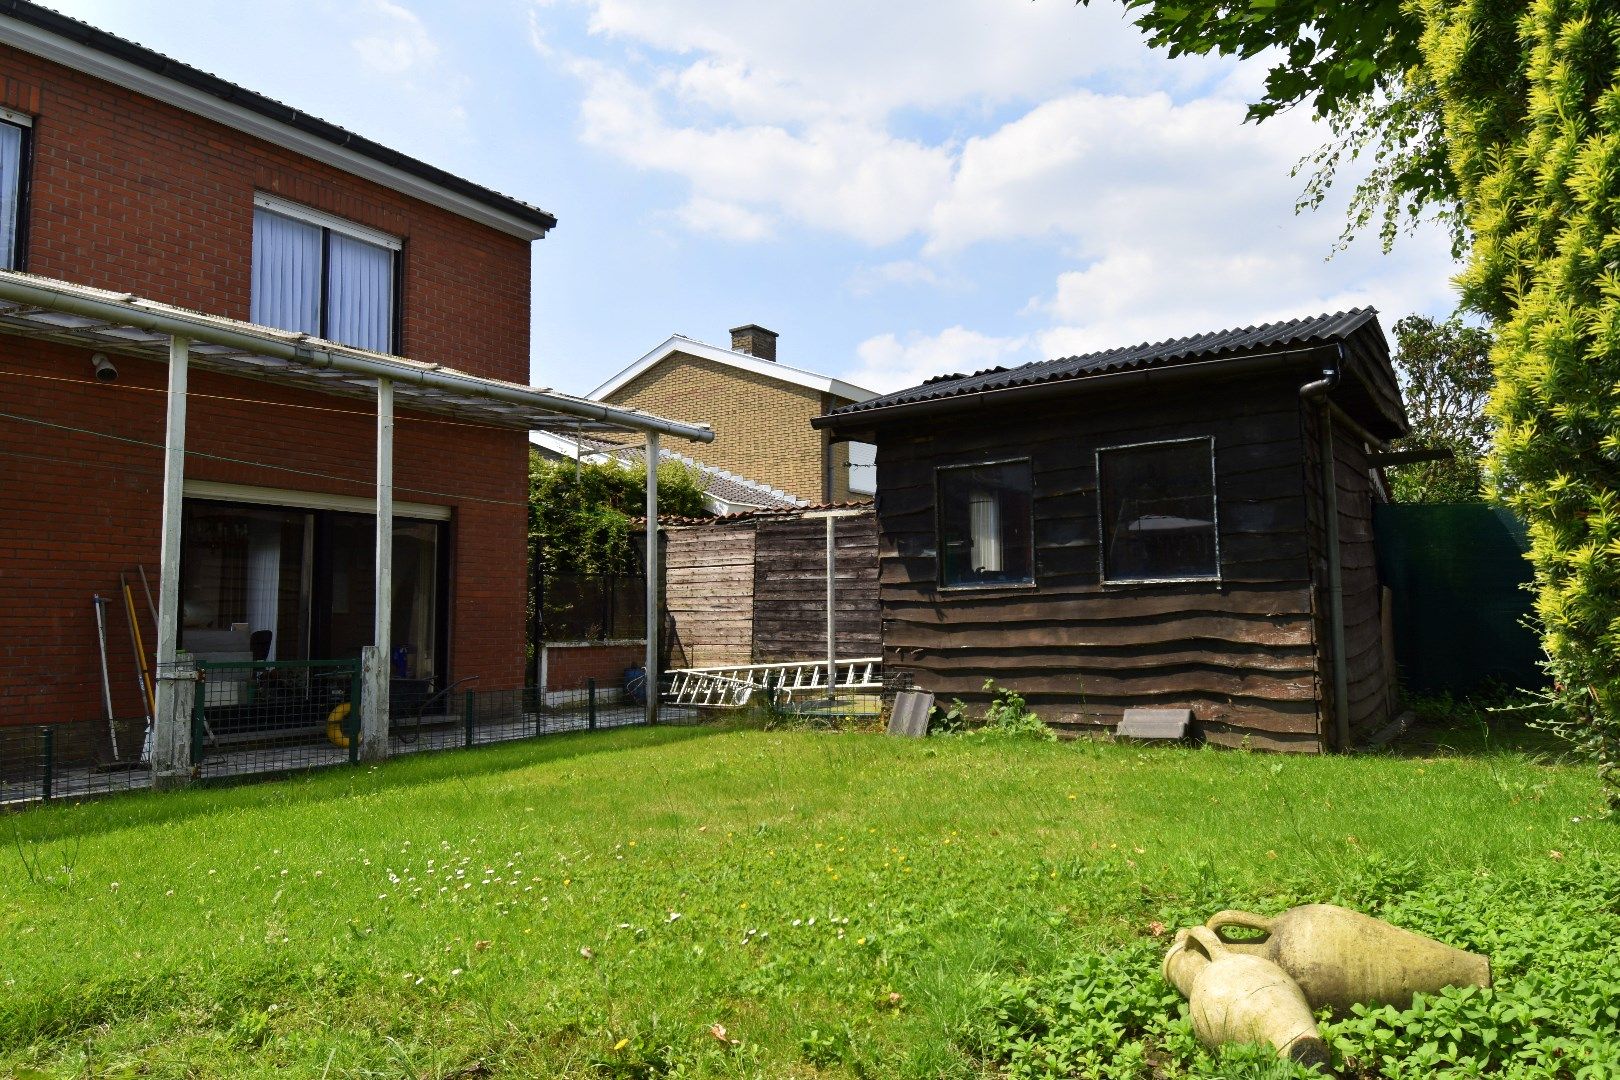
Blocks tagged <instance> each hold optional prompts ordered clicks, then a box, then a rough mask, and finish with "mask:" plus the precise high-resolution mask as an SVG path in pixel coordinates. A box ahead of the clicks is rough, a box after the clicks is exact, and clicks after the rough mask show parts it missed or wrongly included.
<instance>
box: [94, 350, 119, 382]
mask: <svg viewBox="0 0 1620 1080" xmlns="http://www.w3.org/2000/svg"><path fill="white" fill-rule="evenodd" d="M90 366H91V367H93V368H95V369H96V378H97V379H98V380H99V381H101V382H117V381H118V369H117V368H116V367H114V366H113V362H112V361H111V360H109V359H107V354H106V353H99V352H98V353H96V354H95V355H94V356H92V357H91V358H90Z"/></svg>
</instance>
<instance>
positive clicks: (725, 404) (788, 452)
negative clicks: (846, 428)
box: [590, 324, 874, 503]
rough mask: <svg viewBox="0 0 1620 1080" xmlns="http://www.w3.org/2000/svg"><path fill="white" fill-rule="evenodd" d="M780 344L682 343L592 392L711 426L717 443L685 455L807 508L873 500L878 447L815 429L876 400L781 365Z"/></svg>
mask: <svg viewBox="0 0 1620 1080" xmlns="http://www.w3.org/2000/svg"><path fill="white" fill-rule="evenodd" d="M776 351H777V335H776V334H775V333H774V332H773V331H770V330H766V329H765V328H764V327H761V326H755V325H752V324H749V325H746V326H739V327H735V328H734V329H733V330H732V331H731V348H729V349H722V348H720V347H718V346H715V345H706V344H704V343H703V342H701V341H696V340H694V339H692V338H688V337H683V336H681V335H679V334H676V335H674V336H672V337H670V338H669V339H668V340H666V341H664V342H663V343H661V344H660V345H659V346H658V347H657V348H655V349H653V350H652V351H650V352H648V353H647V354H645V355H644V356H642V357H641V358H640V359H638V360H637V361H636V362H635V363H633V364H631V365H630V366H628V367H626V368H624V369H623V370H622V371H620V372H618V373H617V374H616V375H614V376H613V377H612V378H611V379H609V380H607V381H606V382H604V383H603V384H602V385H600V386H598V387H597V388H596V389H595V390H592V391H591V393H590V397H591V398H593V399H595V400H597V401H604V402H611V403H612V404H614V405H620V406H624V407H627V408H637V409H646V410H648V411H650V412H654V413H660V414H664V415H668V414H670V413H672V412H675V413H679V412H682V411H683V410H684V412H685V413H686V414H689V415H698V416H702V417H704V418H705V419H707V420H708V421H709V423H710V425H711V427H712V428H713V429H714V436H715V437H714V442H712V443H710V444H708V445H706V446H693V447H689V448H686V449H684V450H683V451H682V452H683V453H686V454H688V455H690V456H691V457H692V458H693V459H694V460H696V461H698V462H701V463H702V464H704V465H709V466H713V467H715V468H718V469H724V470H726V471H727V472H730V473H733V474H735V475H737V476H742V477H746V478H747V479H749V480H752V481H754V482H755V483H758V484H764V485H766V486H767V487H772V488H778V489H780V490H782V491H785V492H787V493H788V494H789V495H791V496H793V497H794V498H797V499H801V500H804V501H805V502H808V503H823V502H843V501H846V500H849V499H860V498H865V497H868V496H870V495H871V493H872V490H873V487H872V482H873V472H874V470H873V468H872V457H871V447H870V445H867V444H855V445H852V444H850V443H848V442H843V441H839V440H835V439H832V438H830V437H828V435H827V434H826V433H824V432H820V431H817V430H815V429H814V428H812V427H811V426H810V421H811V420H812V419H813V418H815V417H817V416H820V415H821V414H823V413H828V412H832V411H833V410H834V409H838V408H841V407H842V406H845V405H850V404H853V403H855V402H859V401H865V400H867V399H868V398H871V397H872V396H873V393H872V391H870V390H866V389H863V388H862V387H859V386H855V385H853V384H851V383H847V382H844V381H843V380H841V379H834V378H831V377H829V376H826V375H820V374H817V373H816V372H813V371H806V370H804V369H801V368H795V367H790V366H788V365H785V364H781V363H778V362H777V359H776Z"/></svg>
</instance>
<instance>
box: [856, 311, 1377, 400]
mask: <svg viewBox="0 0 1620 1080" xmlns="http://www.w3.org/2000/svg"><path fill="white" fill-rule="evenodd" d="M1377 316H1378V312H1377V311H1376V310H1375V309H1374V308H1370V307H1364V308H1356V309H1354V310H1352V311H1341V312H1337V313H1335V314H1332V315H1316V316H1312V317H1310V318H1303V319H1290V320H1288V321H1287V322H1276V323H1265V324H1263V325H1260V326H1245V327H1242V328H1240V329H1235V330H1217V331H1214V332H1213V333H1208V334H1197V335H1195V336H1193V337H1184V338H1175V339H1174V340H1171V341H1160V342H1154V343H1144V344H1141V345H1127V346H1123V347H1121V348H1117V349H1109V350H1107V351H1105V352H1095V353H1086V354H1085V355H1083V356H1066V357H1062V358H1060V359H1056V360H1039V361H1036V362H1035V363H1032V364H1024V365H1023V366H1021V367H1015V368H1004V367H997V368H989V369H987V370H985V371H977V372H974V373H973V374H971V375H960V374H957V375H940V376H937V377H935V378H932V379H929V380H928V381H927V382H925V383H922V384H920V385H918V386H913V387H910V388H909V389H906V390H897V391H895V392H894V393H892V394H884V395H882V396H881V397H875V398H871V399H870V400H868V401H861V402H857V403H856V404H854V405H846V406H844V407H843V408H841V409H835V410H833V412H832V413H831V415H833V416H847V415H850V414H852V413H863V412H869V411H871V410H873V409H881V408H885V407H887V406H894V405H911V404H915V403H916V402H919V401H932V400H935V399H937V398H948V397H957V396H961V395H967V394H981V393H985V392H986V391H991V390H1006V389H1010V388H1012V387H1015V386H1029V385H1032V384H1035V383H1046V382H1063V381H1067V380H1070V379H1083V378H1088V377H1091V376H1096V375H1105V374H1109V373H1111V372H1116V371H1130V370H1132V369H1135V368H1147V367H1161V366H1168V365H1171V364H1179V363H1192V362H1195V361H1202V360H1218V359H1222V358H1226V357H1237V356H1246V355H1251V354H1254V353H1264V352H1274V351H1279V350H1283V349H1290V348H1303V347H1308V346H1312V345H1327V344H1332V343H1334V342H1338V341H1343V340H1344V339H1345V338H1347V337H1349V336H1350V335H1351V334H1353V333H1355V332H1356V331H1357V330H1358V329H1360V328H1361V327H1362V326H1364V325H1366V324H1367V323H1368V322H1371V321H1373V320H1375V319H1376V318H1377Z"/></svg>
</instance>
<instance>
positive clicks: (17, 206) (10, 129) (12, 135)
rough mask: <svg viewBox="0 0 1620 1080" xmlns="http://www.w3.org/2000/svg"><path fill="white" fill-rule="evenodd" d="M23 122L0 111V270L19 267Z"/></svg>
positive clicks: (24, 158) (25, 134)
mask: <svg viewBox="0 0 1620 1080" xmlns="http://www.w3.org/2000/svg"><path fill="white" fill-rule="evenodd" d="M27 162H28V123H27V119H26V118H25V117H22V116H18V115H17V114H15V113H13V112H11V111H10V110H8V109H0V270H16V269H18V268H19V267H21V265H22V228H23V196H24V194H25V193H26V192H27V190H28V185H27V184H25V183H24V182H23V171H24V170H25V169H26V168H27Z"/></svg>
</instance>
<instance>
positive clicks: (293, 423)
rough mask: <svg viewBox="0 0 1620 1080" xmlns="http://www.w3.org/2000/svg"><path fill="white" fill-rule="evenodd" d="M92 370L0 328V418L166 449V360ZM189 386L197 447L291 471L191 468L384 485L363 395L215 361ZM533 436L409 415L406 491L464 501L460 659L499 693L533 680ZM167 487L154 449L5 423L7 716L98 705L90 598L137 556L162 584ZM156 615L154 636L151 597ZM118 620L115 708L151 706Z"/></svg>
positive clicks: (328, 484)
mask: <svg viewBox="0 0 1620 1080" xmlns="http://www.w3.org/2000/svg"><path fill="white" fill-rule="evenodd" d="M89 371H90V365H89V360H88V357H87V354H86V353H85V352H83V351H82V350H77V349H70V348H64V347H61V346H53V345H43V344H36V343H31V342H21V341H19V339H16V338H9V337H5V336H0V394H3V396H4V402H5V404H4V406H0V411H4V412H7V413H13V414H17V415H21V416H27V417H32V418H37V419H44V420H48V421H50V422H52V423H56V424H63V425H68V426H72V427H79V428H86V429H90V430H94V431H99V432H104V433H107V434H111V435H115V436H119V437H122V438H128V439H137V440H141V441H142V442H148V443H161V442H162V439H163V423H164V395H163V394H162V393H161V392H158V391H160V390H161V389H162V387H163V385H164V379H165V374H166V368H165V367H164V366H163V365H160V364H153V363H150V362H144V361H140V360H134V359H121V360H120V363H119V371H120V378H119V381H118V382H116V383H113V384H100V383H93V382H90V381H89ZM28 376H46V378H33V377H28ZM58 379H68V380H73V381H68V382H58V381H54V380H58ZM191 391H192V393H191V395H190V400H189V402H188V406H189V413H190V415H189V418H188V424H187V445H188V449H190V450H193V451H197V452H199V453H202V454H212V455H219V456H224V457H233V458H245V459H249V460H254V461H267V462H273V463H276V464H277V465H281V466H283V467H284V468H277V469H272V468H263V467H253V466H246V465H239V464H232V463H227V462H222V461H214V460H210V459H208V458H204V457H198V456H189V457H188V458H187V461H186V472H187V476H188V477H190V478H193V479H198V480H213V481H220V482H225V483H235V484H254V485H258V486H262V487H278V488H292V489H296V490H300V491H314V492H322V493H328V494H337V495H352V496H359V497H362V498H367V497H370V496H372V495H373V494H374V493H375V486H374V478H375V451H374V446H375V443H374V440H375V431H376V422H375V416H374V414H373V413H372V412H371V410H370V409H369V408H368V407H367V406H366V403H365V402H361V401H351V400H347V399H342V398H334V397H329V396H324V395H312V394H305V393H297V392H292V391H288V390H284V389H281V388H279V387H277V386H275V385H273V384H271V383H269V382H263V381H257V380H247V379H235V378H229V377H225V376H220V375H215V374H211V373H207V372H203V371H195V372H193V374H192V379H191ZM212 395H218V397H215V396H212ZM221 397H224V398H232V399H249V400H247V401H244V400H229V401H226V400H219V398H221ZM289 406H303V407H302V408H294V407H289ZM311 409H319V410H320V411H319V412H312V411H310V410H311ZM526 444H527V437H526V435H525V433H524V432H521V431H506V430H501V429H496V428H489V427H482V426H473V425H465V424H459V423H447V422H445V421H444V420H443V419H442V418H439V417H429V416H424V415H417V414H412V413H408V412H401V413H400V414H399V415H398V418H397V423H396V426H395V493H396V497H397V498H399V499H402V500H408V501H411V502H423V503H432V504H437V505H447V506H450V507H451V508H452V522H451V540H450V548H451V559H452V562H451V567H450V570H451V589H450V596H449V597H448V598H446V599H445V601H444V602H446V603H448V604H449V605H450V640H449V656H448V661H449V669H450V671H451V673H452V674H453V675H454V677H457V678H460V677H462V676H466V675H478V676H480V680H479V685H480V687H482V688H485V689H502V688H508V687H515V686H521V685H523V682H524V671H523V653H524V640H525V637H524V635H525V625H524V604H525V601H524V589H525V574H526V571H525V564H524V560H525V549H524V537H525V530H526V528H527V518H526V511H525V508H524V505H523V500H524V498H525V495H526V481H525V476H524V471H523V463H524V460H525V455H526V453H527V449H526ZM288 470H300V471H309V472H320V473H326V474H331V475H334V476H338V477H343V478H345V479H342V480H331V479H324V478H320V477H312V476H307V475H301V474H300V472H293V471H288ZM440 493H450V494H448V496H447V495H446V494H440ZM162 497H163V475H162V460H161V452H160V451H159V450H157V449H155V448H153V447H149V446H137V445H131V444H127V443H121V442H116V441H113V440H111V439H106V438H97V437H92V436H89V435H81V434H75V433H72V432H66V431H59V430H53V429H49V428H44V427H39V426H37V425H33V424H25V423H20V422H17V421H14V420H6V419H0V598H4V602H3V603H0V723H38V722H40V721H42V720H46V719H50V720H57V719H82V718H85V717H94V716H97V715H99V714H100V711H101V702H100V696H99V695H100V688H99V678H100V675H99V666H98V660H97V658H96V643H95V642H96V638H95V616H94V611H93V609H92V607H91V596H92V594H93V593H97V592H99V593H101V594H102V595H104V596H110V595H114V594H115V593H116V592H117V589H118V573H119V571H120V570H127V571H133V570H134V569H135V567H136V566H137V565H144V566H145V567H146V570H147V573H148V574H149V575H151V576H152V578H153V582H152V584H153V588H154V589H155V588H156V587H157V580H156V571H157V568H158V557H159V550H158V549H159V535H160V532H159V530H160V524H161V523H160V520H159V512H160V509H161V503H162ZM141 612H142V618H143V633H145V634H147V635H150V634H151V633H152V628H151V626H150V624H149V622H148V621H146V618H145V608H144V603H143V605H142V607H141ZM112 617H113V622H112V625H111V626H110V627H109V632H108V646H109V649H110V651H111V655H110V657H109V662H110V664H111V666H112V668H113V679H112V690H113V695H114V699H115V702H114V703H115V711H116V712H117V713H119V715H135V714H138V713H140V712H141V711H142V709H141V706H140V703H139V699H138V697H137V695H136V686H135V677H134V674H133V672H134V658H133V656H132V654H131V652H130V648H129V635H128V631H127V629H126V628H125V621H124V616H123V612H122V610H121V609H117V608H115V609H114V610H113V612H112ZM147 645H148V647H149V648H150V647H151V645H152V642H151V641H150V640H148V642H147Z"/></svg>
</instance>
